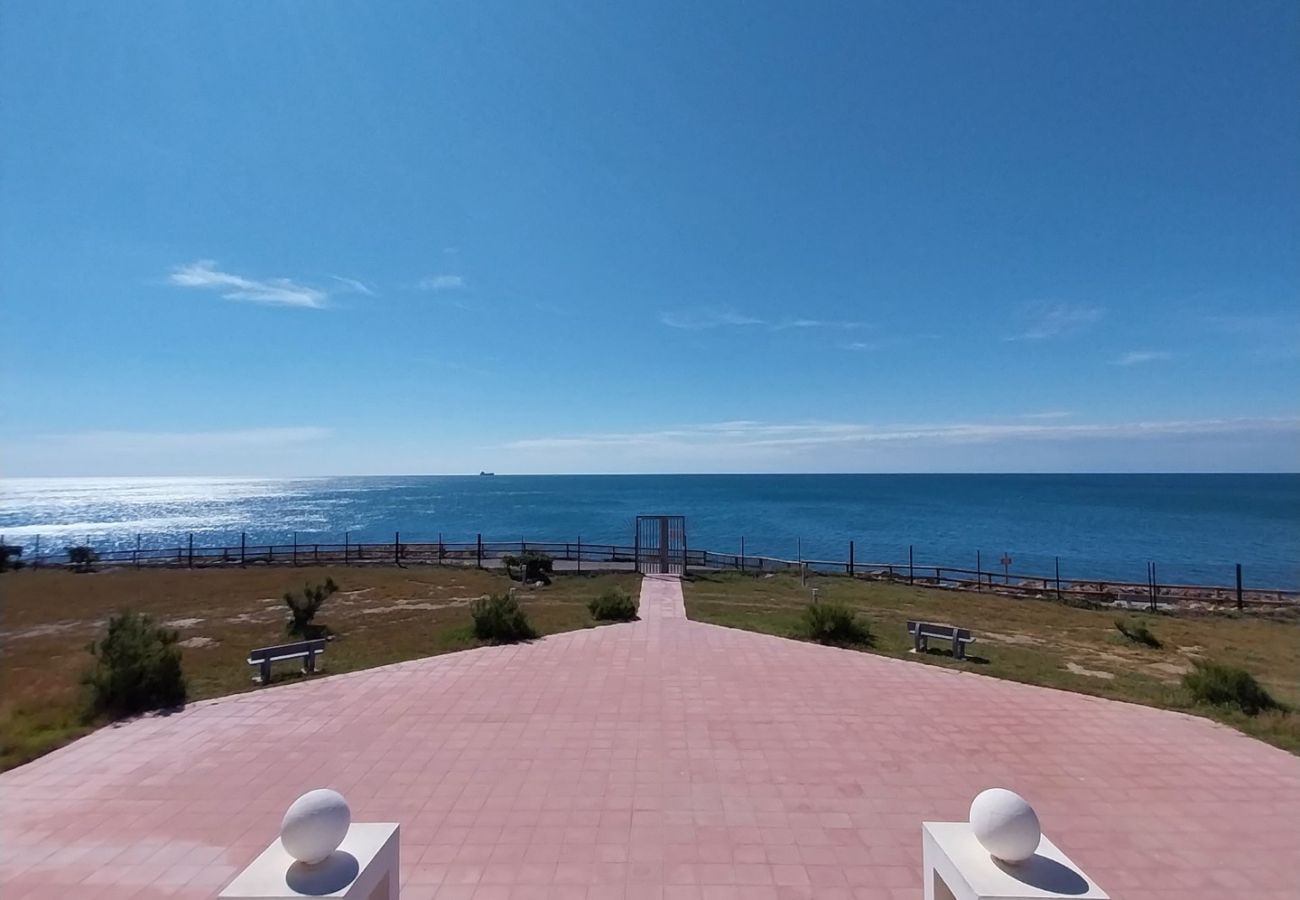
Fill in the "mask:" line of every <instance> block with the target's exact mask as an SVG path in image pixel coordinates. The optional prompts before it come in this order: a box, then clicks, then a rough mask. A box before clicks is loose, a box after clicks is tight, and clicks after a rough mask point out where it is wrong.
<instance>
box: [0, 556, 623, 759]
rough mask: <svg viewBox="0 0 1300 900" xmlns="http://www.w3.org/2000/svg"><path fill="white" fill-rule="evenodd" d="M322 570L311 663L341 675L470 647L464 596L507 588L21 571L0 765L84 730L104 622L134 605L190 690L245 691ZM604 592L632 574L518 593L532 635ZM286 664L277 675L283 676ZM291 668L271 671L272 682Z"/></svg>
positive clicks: (574, 618) (3, 658)
mask: <svg viewBox="0 0 1300 900" xmlns="http://www.w3.org/2000/svg"><path fill="white" fill-rule="evenodd" d="M327 578H332V579H333V580H334V582H335V583H337V585H338V587H339V590H338V592H337V593H335V594H333V595H332V596H330V597H329V598H328V599H327V600H326V601H325V602H324V604H323V605H322V606H321V609H320V611H319V612H318V613H317V615H316V622H317V623H319V624H321V625H324V626H328V627H329V629H330V630H331V631H332V632H333V633H334V634H335V635H337V639H336V640H333V641H331V642H330V644H329V647H328V649H327V651H326V653H325V655H324V657H322V659H321V662H320V665H321V666H322V669H323V673H324V674H326V675H328V674H331V673H340V672H349V671H353V670H356V669H366V668H371V667H373V666H380V665H385V664H388V663H394V662H401V661H402V660H407V659H415V658H418V657H423V656H432V655H435V654H438V653H446V652H448V651H452V650H463V649H467V648H470V647H477V646H480V645H481V642H480V641H479V640H477V639H476V638H475V637H474V633H473V628H472V624H471V619H470V612H469V605H470V603H471V602H472V601H473V600H475V599H477V598H479V597H484V596H487V595H490V594H493V593H497V594H503V593H506V592H508V591H509V590H510V588H511V587H515V586H516V585H513V584H512V583H511V582H510V581H509V580H508V579H507V578H506V576H505V574H504V573H501V572H490V571H479V570H476V569H461V568H452V567H447V568H435V567H411V568H405V569H399V568H396V567H373V568H372V567H368V566H367V567H352V568H349V567H320V568H315V567H306V566H304V567H301V568H290V567H284V568H250V569H210V570H187V569H165V570H147V569H145V570H138V571H137V570H134V569H109V570H104V571H99V572H91V573H85V574H79V573H74V572H67V571H52V570H39V571H33V570H30V569H25V570H22V571H19V572H9V573H5V574H4V575H3V576H0V592H3V606H0V681H2V683H3V685H4V691H3V695H2V696H0V769H7V768H12V767H13V766H15V765H19V764H21V763H23V762H26V761H27V760H29V759H32V758H34V757H36V756H39V755H40V754H42V753H45V752H48V751H49V750H52V749H54V748H55V747H57V746H60V745H61V744H64V743H66V742H67V741H69V740H71V739H73V738H75V737H78V736H80V735H81V734H84V733H85V732H86V731H88V730H90V729H91V728H93V727H94V725H95V724H96V723H93V722H92V723H86V722H85V721H83V718H82V716H81V714H80V710H81V699H82V698H81V693H80V688H79V679H80V676H81V674H82V672H83V671H84V670H85V668H86V666H87V665H88V664H89V663H90V662H91V657H90V654H89V653H87V652H86V646H87V645H88V644H89V643H90V642H91V641H93V640H96V639H97V638H100V637H102V636H103V632H104V630H105V628H106V627H107V623H108V619H109V617H110V616H111V615H112V614H114V613H117V612H124V611H127V610H133V611H136V612H142V613H147V614H148V615H150V616H151V617H152V618H153V619H154V621H156V622H158V623H159V624H161V625H164V626H166V627H167V628H173V629H176V630H177V631H179V632H180V642H179V644H178V646H179V647H181V648H182V666H183V668H184V672H185V676H186V679H187V680H188V682H189V694H190V698H191V699H194V700H198V699H203V698H206V697H217V696H221V695H223V694H232V693H236V692H239V691H246V690H252V689H254V687H255V685H254V684H253V683H252V680H251V679H252V669H251V667H249V666H248V665H247V664H246V663H245V660H246V659H247V657H248V651H249V650H252V649H253V648H255V647H265V646H269V645H272V644H281V643H285V642H286V641H287V640H289V638H287V637H286V636H285V622H286V619H287V618H288V609H287V608H286V607H285V604H284V601H283V599H282V597H283V595H284V593H285V592H286V591H293V590H299V589H301V588H302V586H303V585H304V584H307V583H313V584H315V583H323V582H324V581H325V580H326V579H327ZM609 589H621V590H623V591H626V592H629V593H630V594H632V595H633V596H636V594H637V593H638V592H639V579H638V577H637V576H635V575H560V576H557V577H556V578H555V581H554V583H553V584H552V585H550V586H547V587H538V588H527V589H521V590H518V591H517V596H518V598H519V601H520V604H521V605H522V607H523V609H524V611H525V612H526V614H527V616H528V619H529V621H530V622H531V623H532V624H533V626H534V627H535V628H536V629H537V631H538V632H539V633H540V634H543V635H545V634H554V633H557V632H561V631H572V630H574V629H577V628H587V627H590V626H592V625H594V624H596V623H594V622H593V621H592V619H591V617H590V615H589V613H588V611H587V603H588V602H589V601H590V600H591V599H593V598H594V597H597V596H599V595H600V594H601V593H602V592H604V591H606V590H609ZM282 668H283V669H284V671H282ZM293 677H300V676H295V675H293V674H292V672H291V670H289V667H288V666H283V667H277V669H276V672H275V678H276V680H277V681H278V680H284V679H287V678H293Z"/></svg>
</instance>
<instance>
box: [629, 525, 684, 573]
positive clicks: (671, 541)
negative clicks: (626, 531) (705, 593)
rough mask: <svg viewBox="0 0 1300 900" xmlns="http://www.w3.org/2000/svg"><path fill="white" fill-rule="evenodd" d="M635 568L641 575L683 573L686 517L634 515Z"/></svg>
mask: <svg viewBox="0 0 1300 900" xmlns="http://www.w3.org/2000/svg"><path fill="white" fill-rule="evenodd" d="M636 570H637V571H638V572H640V573H641V574H642V575H685V574H686V517H685V516H637V517H636Z"/></svg>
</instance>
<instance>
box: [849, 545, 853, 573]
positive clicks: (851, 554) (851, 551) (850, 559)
mask: <svg viewBox="0 0 1300 900" xmlns="http://www.w3.org/2000/svg"><path fill="white" fill-rule="evenodd" d="M853 569H854V565H853V541H849V577H850V578H852V577H853Z"/></svg>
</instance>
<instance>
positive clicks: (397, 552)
mask: <svg viewBox="0 0 1300 900" xmlns="http://www.w3.org/2000/svg"><path fill="white" fill-rule="evenodd" d="M401 541H402V533H401V532H400V531H394V532H393V565H395V566H401V565H402V544H401Z"/></svg>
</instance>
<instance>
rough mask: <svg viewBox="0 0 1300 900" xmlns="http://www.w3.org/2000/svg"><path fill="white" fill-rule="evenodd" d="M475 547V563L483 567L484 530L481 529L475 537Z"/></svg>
mask: <svg viewBox="0 0 1300 900" xmlns="http://www.w3.org/2000/svg"><path fill="white" fill-rule="evenodd" d="M474 548H475V549H474V559H475V565H476V566H478V568H480V569H481V568H483V532H481V531H480V532H479V533H478V537H477V538H476V539H475V544H474Z"/></svg>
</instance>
